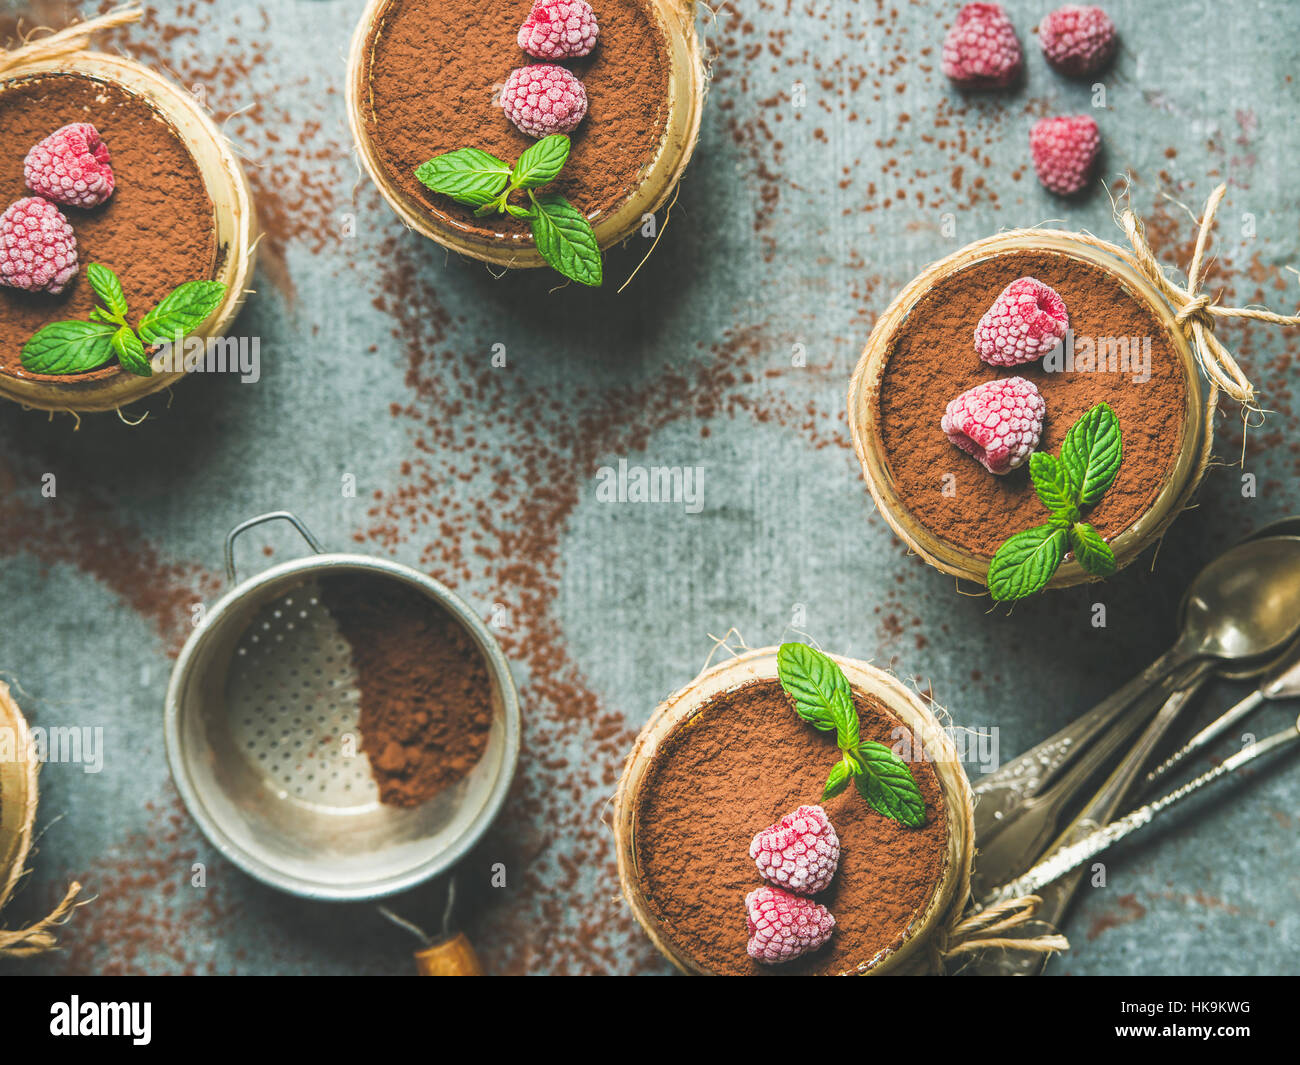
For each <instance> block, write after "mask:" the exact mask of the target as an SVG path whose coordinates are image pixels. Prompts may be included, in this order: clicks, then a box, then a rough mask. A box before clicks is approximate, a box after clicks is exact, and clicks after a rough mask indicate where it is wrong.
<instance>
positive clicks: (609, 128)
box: [347, 0, 706, 267]
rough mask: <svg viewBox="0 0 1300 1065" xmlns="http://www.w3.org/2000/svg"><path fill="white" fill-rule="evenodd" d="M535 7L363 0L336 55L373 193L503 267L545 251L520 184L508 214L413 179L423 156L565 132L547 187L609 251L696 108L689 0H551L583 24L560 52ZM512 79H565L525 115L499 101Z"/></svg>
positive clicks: (669, 187) (687, 133)
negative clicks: (348, 45) (542, 109)
mask: <svg viewBox="0 0 1300 1065" xmlns="http://www.w3.org/2000/svg"><path fill="white" fill-rule="evenodd" d="M539 2H540V6H542V7H543V8H548V9H549V8H553V7H555V6H556V5H555V0H539ZM537 6H538V5H535V4H534V2H533V0H508V2H504V3H499V4H494V5H493V6H492V8H491V11H490V14H489V13H487V12H486V11H485V9H483V8H482V6H481V5H478V4H474V3H472V2H471V0H370V3H369V4H368V5H367V7H366V10H365V13H364V14H363V15H362V18H361V22H360V24H359V26H358V27H357V31H356V34H355V36H354V38H353V43H352V51H351V56H350V59H349V64H348V68H349V69H348V84H347V90H348V117H349V122H350V124H351V127H352V133H353V137H354V139H355V140H356V144H357V148H358V153H359V156H360V159H361V163H362V165H363V167H364V168H365V170H366V172H367V173H368V174H369V176H370V178H371V179H372V180H373V181H374V183H375V185H376V186H377V187H378V188H379V191H380V192H381V193H382V195H383V197H384V199H385V200H387V201H388V203H389V204H390V205H391V206H392V208H393V210H395V211H396V212H397V214H398V215H399V216H400V217H401V219H402V221H403V222H405V223H406V224H407V225H408V226H409V227H411V228H412V229H414V230H416V231H417V232H419V233H421V234H423V235H424V236H426V237H429V238H430V239H432V240H434V241H436V242H437V243H439V244H441V245H442V246H443V247H446V248H449V249H451V250H452V251H456V252H460V253H461V254H463V255H467V256H470V257H472V258H475V259H479V260H481V261H483V262H487V263H492V264H494V265H497V266H504V267H538V266H545V265H547V263H548V261H549V260H548V259H546V258H544V257H543V255H542V254H541V253H540V252H539V250H538V247H537V244H536V241H535V239H534V234H533V230H532V228H531V226H530V224H529V221H528V219H527V218H526V217H524V215H523V214H522V213H521V212H522V211H523V210H525V209H527V208H528V207H529V202H528V200H527V199H525V198H524V196H523V194H522V191H521V194H520V195H519V196H518V197H517V198H516V199H517V202H516V203H513V204H512V205H511V206H512V207H513V208H514V210H506V209H504V207H503V208H502V209H500V210H488V211H483V210H477V209H476V207H475V206H474V204H473V203H466V202H457V201H456V200H455V199H453V198H450V197H449V196H447V195H444V194H442V193H440V192H436V191H433V190H432V189H431V188H430V187H429V185H428V183H427V182H422V181H421V179H420V178H419V177H418V176H417V170H419V169H420V168H421V166H422V165H423V164H425V163H427V162H428V161H429V160H431V159H433V158H434V157H436V156H439V155H443V154H444V153H453V152H459V151H460V150H462V149H473V150H475V151H479V152H483V153H487V154H488V155H489V156H490V157H491V158H493V159H497V160H502V161H504V162H505V163H506V165H507V166H510V165H513V164H514V163H515V161H516V160H518V159H519V158H520V157H521V155H522V153H523V152H525V151H526V150H528V148H529V147H530V146H532V145H534V144H536V143H537V142H538V141H537V139H538V138H540V137H542V136H543V135H545V134H546V133H547V132H552V133H564V134H565V135H567V136H568V138H569V140H570V146H569V152H568V156H567V159H565V160H564V163H563V168H562V171H560V172H559V173H558V174H557V176H555V177H554V179H553V180H548V181H547V182H546V183H545V193H546V194H547V195H555V196H561V197H564V198H565V199H566V200H567V201H568V202H570V203H571V204H572V205H573V207H574V208H576V209H577V211H579V212H580V213H581V215H582V216H583V217H585V218H586V220H587V221H588V223H589V225H590V229H591V231H592V233H593V235H594V240H595V243H596V244H597V245H598V246H599V247H600V248H607V247H609V246H610V245H613V244H616V243H618V242H619V241H621V240H623V239H625V238H626V237H628V236H629V235H631V234H632V233H634V232H636V231H637V230H639V229H642V228H643V227H644V226H645V225H646V217H647V216H648V215H652V214H653V213H654V212H655V211H657V210H658V209H659V208H660V207H662V206H663V205H664V204H665V203H666V202H667V200H668V198H669V196H670V195H671V194H672V192H673V190H674V188H675V187H676V186H677V183H678V181H679V180H680V178H681V176H682V173H683V171H684V170H685V168H686V165H687V163H688V162H689V161H690V158H691V155H692V153H693V152H694V150H695V144H696V141H697V140H698V137H699V131H700V118H701V112H702V110H703V104H704V89H705V83H706V76H705V72H704V63H703V59H702V54H701V51H700V44H699V40H698V38H697V36H696V32H695V4H694V0H592V2H591V3H590V4H588V3H586V0H581V3H578V2H577V0H574V2H570V0H560V3H559V6H560V7H561V8H563V10H562V11H561V12H560V13H559V15H560V16H564V17H569V18H571V19H573V20H575V24H576V25H580V26H581V30H580V31H574V36H575V38H576V37H577V36H578V35H579V33H582V34H585V35H586V36H585V37H584V39H583V40H582V41H581V42H580V43H578V44H575V45H573V46H572V47H569V46H568V45H567V44H565V43H561V45H560V46H559V47H558V48H557V47H555V46H554V45H553V42H548V41H547V40H546V38H545V34H543V33H541V31H539V30H537V28H536V24H537V20H538V19H539V18H546V17H551V15H552V12H551V11H549V10H543V11H541V12H539V11H538V10H537ZM579 11H580V12H581V13H580V14H578V13H577V12H579ZM557 17H558V16H557ZM529 27H533V29H532V34H533V35H532V38H531V39H529V37H528V32H529ZM525 48H527V49H528V51H525V50H524V49H525ZM523 76H527V77H532V76H537V77H543V76H546V77H552V76H553V78H554V79H559V80H557V81H556V82H555V83H554V85H552V83H551V82H547V83H546V85H543V86H541V92H542V96H543V97H544V96H545V95H546V91H548V86H549V87H550V88H551V89H553V90H554V92H555V93H556V94H557V96H558V95H559V94H560V92H561V89H563V93H564V101H563V104H564V107H565V108H566V110H565V112H564V114H563V115H562V116H558V117H557V116H556V115H553V114H550V113H548V114H546V115H544V116H540V117H539V116H536V115H534V116H533V118H536V119H537V122H536V123H534V122H532V121H530V119H529V118H528V117H526V116H523V115H521V114H520V113H519V111H518V110H510V109H509V108H507V109H503V106H502V105H503V100H504V102H506V103H507V104H508V103H509V102H510V99H511V98H513V97H510V96H509V95H508V94H516V88H515V83H516V82H517V81H518V79H519V78H520V77H523ZM503 94H504V95H503ZM516 95H517V98H518V99H519V100H520V101H525V100H526V92H524V91H520V92H518V93H517V94H516ZM570 96H572V97H573V99H570ZM574 101H576V103H575V102H574ZM571 103H573V104H574V109H569V105H570V104H571ZM557 111H558V105H557ZM508 115H509V116H513V117H508ZM536 187H538V188H541V186H540V185H538V186H536ZM523 191H526V190H523ZM551 265H554V263H553V262H552V263H551Z"/></svg>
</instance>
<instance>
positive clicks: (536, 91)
mask: <svg viewBox="0 0 1300 1065" xmlns="http://www.w3.org/2000/svg"><path fill="white" fill-rule="evenodd" d="M501 107H502V109H503V110H504V111H505V113H506V117H507V118H508V119H510V121H511V122H513V123H514V124H515V125H516V126H518V127H519V130H520V131H521V132H522V133H526V134H528V136H530V137H537V138H539V139H540V138H542V137H546V136H549V135H550V134H552V133H569V132H572V131H573V130H575V129H577V128H578V123H579V122H581V121H582V119H583V116H584V115H586V113H587V90H586V89H584V88H583V86H582V82H580V81H579V80H578V79H577V78H575V77H574V76H573V75H572V74H570V73H569V72H568V71H567V70H565V69H564V67H557V66H555V65H553V64H551V63H534V64H533V65H532V66H527V67H518V68H516V69H515V70H512V71H511V72H510V77H508V78H506V85H505V88H504V89H502V90H501Z"/></svg>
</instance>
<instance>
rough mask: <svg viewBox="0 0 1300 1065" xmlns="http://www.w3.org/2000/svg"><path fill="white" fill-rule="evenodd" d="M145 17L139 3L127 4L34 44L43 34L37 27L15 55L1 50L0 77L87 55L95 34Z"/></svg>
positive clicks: (130, 2)
mask: <svg viewBox="0 0 1300 1065" xmlns="http://www.w3.org/2000/svg"><path fill="white" fill-rule="evenodd" d="M143 15H144V11H143V9H142V8H141V7H140V6H139V4H138V3H137V0H129V2H128V3H125V4H123V5H122V6H121V7H117V8H114V9H113V10H112V11H110V12H108V13H107V14H105V15H100V16H99V17H98V18H92V19H88V20H86V21H85V22H74V23H73V24H72V25H71V26H68V27H66V28H65V29H61V30H59V31H58V32H57V33H51V34H49V36H47V37H40V38H36V39H35V40H33V38H34V37H35V35H36V34H38V33H41V32H44V28H43V27H38V28H36V29H34V30H32V31H31V32H30V33H28V34H27V35H26V36H25V37H24V38H23V44H22V46H21V47H19V48H15V49H13V50H12V51H5V50H4V49H0V74H3V73H5V72H6V71H9V70H12V69H13V68H15V67H19V66H22V65H24V64H26V63H33V62H37V61H39V60H46V59H61V58H62V57H64V56H69V55H75V54H76V53H77V52H84V51H85V50H86V49H87V48H88V47H90V39H91V37H93V36H94V35H95V34H96V33H102V32H104V31H105V30H115V29H117V28H118V27H120V26H126V25H129V24H130V23H132V22H138V21H139V20H140V19H141V17H143Z"/></svg>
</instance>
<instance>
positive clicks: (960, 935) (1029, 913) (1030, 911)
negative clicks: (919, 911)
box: [934, 895, 1070, 965]
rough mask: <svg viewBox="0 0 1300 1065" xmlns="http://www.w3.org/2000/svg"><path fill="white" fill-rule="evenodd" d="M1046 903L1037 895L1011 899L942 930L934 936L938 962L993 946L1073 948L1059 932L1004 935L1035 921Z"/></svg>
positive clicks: (1034, 950)
mask: <svg viewBox="0 0 1300 1065" xmlns="http://www.w3.org/2000/svg"><path fill="white" fill-rule="evenodd" d="M1042 902H1043V900H1042V899H1041V898H1039V896H1037V895H1025V896H1023V897H1021V898H1018V899H1007V900H1006V901H1004V902H999V903H996V904H994V905H992V906H989V907H986V908H985V909H983V910H977V911H975V912H973V913H972V914H971V915H970V916H969V917H966V918H964V919H962V920H960V921H957V922H956V923H954V924H952V925H949V926H948V927H947V928H943V929H940V930H939V931H938V932H936V933H935V938H934V957H935V963H936V965H942V963H943V962H945V961H951V960H952V959H953V958H957V957H960V956H961V955H963V954H970V953H972V952H974V951H977V950H989V949H991V948H1002V949H1005V950H1022V951H1025V952H1027V953H1030V954H1055V953H1057V952H1058V951H1063V950H1069V949H1070V941H1069V940H1068V939H1066V938H1065V936H1063V935H1061V934H1060V933H1059V932H1045V933H1043V934H1042V935H1035V936H1029V937H1025V938H1021V937H1018V936H1004V935H1003V934H1002V933H1004V932H1010V931H1011V930H1012V929H1015V928H1023V927H1025V926H1027V925H1028V924H1030V923H1031V922H1034V921H1035V920H1036V918H1037V914H1038V907H1039V906H1041V905H1042ZM1039 923H1043V922H1039Z"/></svg>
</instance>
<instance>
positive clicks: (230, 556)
mask: <svg viewBox="0 0 1300 1065" xmlns="http://www.w3.org/2000/svg"><path fill="white" fill-rule="evenodd" d="M268 521H287V522H288V523H289V524H290V525H292V526H293V527H294V528H295V529H297V530H298V534H299V535H300V536H301V537H302V538H303V539H304V540H306V541H307V546H308V547H310V548H311V549H312V551H313V552H315V553H316V554H318V555H323V554H324V553H325V549H324V548H323V547H321V545H320V541H319V540H317V539H316V537H314V536H313V535H312V534H311V530H310V529H308V528H307V526H305V525H304V524H303V523H302V522H301V521H300V520H299V519H298V516H297V515H296V514H290V513H289V512H288V511H287V510H273V511H271V513H269V514H260V515H258V516H257V517H256V518H249V519H248V520H247V521H244V522H240V523H239V524H238V525H236V526H235V527H234V528H233V529H231V530H230V532H228V533H227V534H226V580H228V581H229V582H230V583H231V584H234V583H236V580H237V578H236V576H235V541H236V540H238V539H239V538H240V536H242V535H243V534H244V533H246V532H248V530H249V529H252V528H254V527H255V526H258V525H265V524H266V523H267V522H268Z"/></svg>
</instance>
